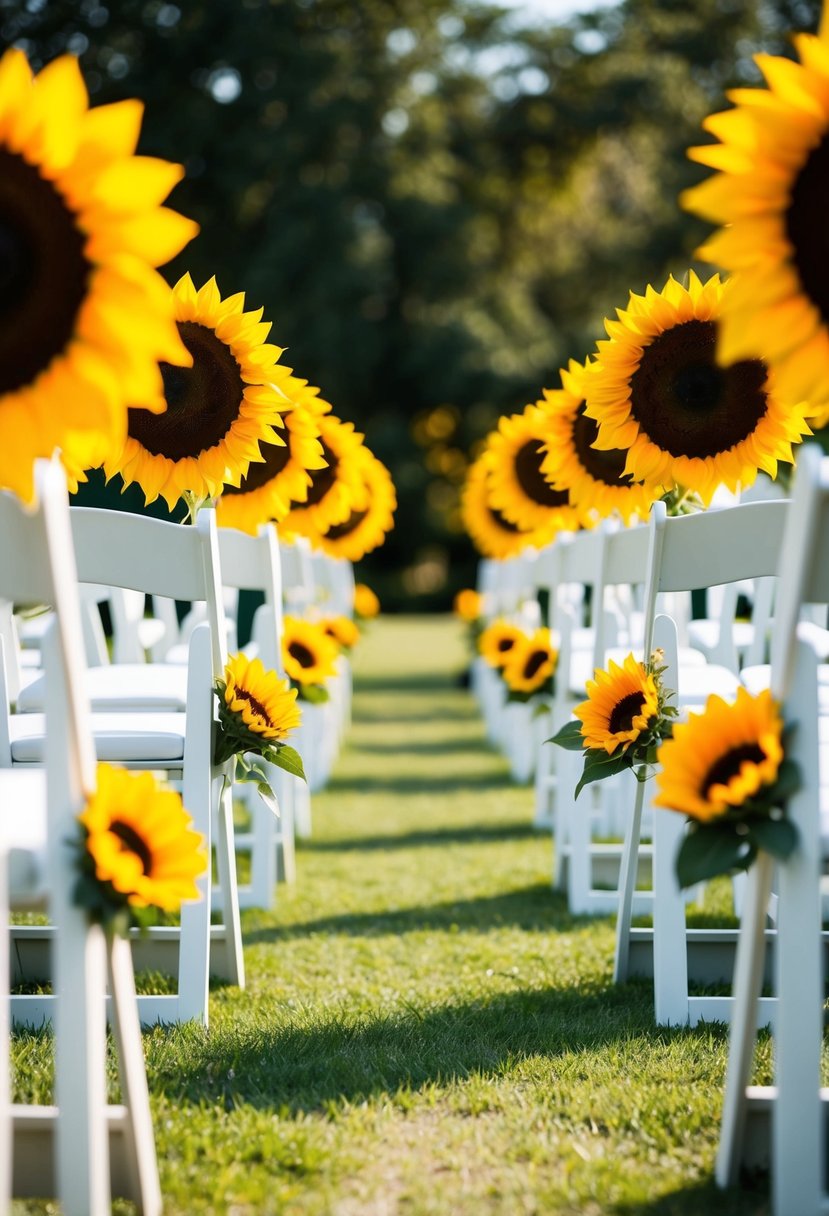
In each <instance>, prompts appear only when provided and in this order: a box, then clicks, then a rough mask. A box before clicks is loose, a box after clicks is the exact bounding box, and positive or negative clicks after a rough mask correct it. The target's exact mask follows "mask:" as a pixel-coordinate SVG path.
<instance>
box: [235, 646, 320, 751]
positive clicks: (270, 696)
mask: <svg viewBox="0 0 829 1216" xmlns="http://www.w3.org/2000/svg"><path fill="white" fill-rule="evenodd" d="M296 696H297V694H296V689H295V688H290V687H289V686H288V682H287V680H283V679H281V678H280V677H279V676H278V675H277V674H276V672H275V671H266V670H265V667H264V665H263V663H262V660H261V659H249V658H248V657H247V655H246V654H244V652H242V651H240V652H239V654H236V655H233V657H232V658H231V659H230V660H229V661H228V663H227V666H226V667H225V690H224V702H225V707H226V710H225V712H227V711H228V710H229V711H230V712H231V713H233V714H235V715H237V716H238V718H239V720H240V722H241V725H242V726H243V727H244V728H245V729H246V730H248V731H250V732H251V733H252V734H254V735H261V736H262V738H263V739H276V740H279V741H280V742H284V740H285V739H286V738H287V737H288V735H289V734H290V733H291V731H292V730H294V729H295V728H296V727H297V726H299V723H300V721H301V718H302V711H301V710H300V708H299V706H298V705H297V703H296Z"/></svg>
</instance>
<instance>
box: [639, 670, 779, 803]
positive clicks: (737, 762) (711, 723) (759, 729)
mask: <svg viewBox="0 0 829 1216" xmlns="http://www.w3.org/2000/svg"><path fill="white" fill-rule="evenodd" d="M658 760H659V763H660V765H661V771H660V772H658V773H657V776H656V780H657V784H658V786H659V795H658V797H657V798H656V799H655V800H654V803H655V805H656V806H664V807H667V808H668V809H669V810H674V811H681V812H682V813H683V814H685V815H689V816H690V817H691V818H692V819H696V820H698V821H699V822H701V823H705V822H707V821H709V820H711V819H719V818H720V817H721V816H723V815H726V814H727V813H728V811H729V810H730V809H731V808H738V807H740V806H742V804H743V803H744V802H745V801H746V800H747V799H749V798H753V797H754V796H755V795H756V794H757V793H758V792H759V791H760V790H762V789H763V787H764V786H770V785H773V784H774V782H775V780H776V779H777V775H778V772H779V770H780V765H781V763H782V761H783V719H782V718H781V716H780V711H779V709H778V706H777V705H776V703H775V701H774V699H773V697H772V695H771V693H770V692H769V691H768V690H766V691H765V692H761V693H760V694H759V695H758V696H752V694H751V693H750V692H749V691H748V690H747V689H745V688H739V689H738V690H737V700H736V701H735V702H734V703H733V704H731V705H729V704H728V702H726V701H724V700H723V699H722V697H718V696H711V697H709V698H708V702H707V704H706V706H705V710H704V711H703V713H699V714H694V713H692V714H689V715H688V721H687V722H684V723H678V724H677V725H676V726H674V733H673V738H672V739H669V740H667V742H665V743H663V744H662V746H661V747H660V749H659V754H658Z"/></svg>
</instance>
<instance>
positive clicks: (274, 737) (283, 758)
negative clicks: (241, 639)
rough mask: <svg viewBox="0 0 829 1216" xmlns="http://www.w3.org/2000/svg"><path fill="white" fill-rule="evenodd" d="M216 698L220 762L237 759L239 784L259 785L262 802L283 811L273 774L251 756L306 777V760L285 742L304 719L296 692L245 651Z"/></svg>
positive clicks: (232, 664)
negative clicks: (304, 761) (277, 800)
mask: <svg viewBox="0 0 829 1216" xmlns="http://www.w3.org/2000/svg"><path fill="white" fill-rule="evenodd" d="M216 696H217V697H218V701H219V729H218V731H217V732H216V742H215V745H214V751H213V761H214V763H215V764H224V763H225V761H227V760H230V759H231V757H233V756H235V757H236V765H235V776H236V780H237V781H256V783H257V787H258V789H259V793H260V795H261V797H262V799H263V800H264V801H265V802H266V803H267V805H269V806H270V807H271V809H272V810H273V811H274V813H277V811H278V808H277V805H276V800H275V798H274V796H273V791H272V790H271V786H270V782H269V781H268V777H267V773H266V772H265V771H264V770H263V769H262V768H261V767H260V766H259V765H257V764H256V762H255V761H252V760H251V758H250V757H251V756H259V757H261V758H262V759H263V760H266V761H267V762H268V763H269V764H274V765H276V767H277V768H281V769H284V770H285V772H287V773H292V774H293V775H294V776H295V777H302V779H303V780H304V779H305V772H304V770H303V767H302V757H301V756H300V754H299V752H297V751H296V750H295V749H294V748H293V747H288V745H287V744H286V742H285V739H286V738H287V736H288V735H289V734H290V733H291V731H292V730H294V729H295V727H297V726H299V723H300V721H301V718H302V713H301V710H300V709H299V706H298V705H297V704H296V699H297V693H296V689H294V688H290V687H289V686H288V682H287V680H284V679H282V678H281V677H280V676H278V675H277V674H276V672H275V671H266V670H265V667H264V666H263V664H262V661H261V659H249V658H248V657H247V655H245V654H243V653H239V654H237V655H234V656H233V657H232V658H231V659H230V660H229V662H228V664H227V666H226V667H225V678H224V680H217V681H216Z"/></svg>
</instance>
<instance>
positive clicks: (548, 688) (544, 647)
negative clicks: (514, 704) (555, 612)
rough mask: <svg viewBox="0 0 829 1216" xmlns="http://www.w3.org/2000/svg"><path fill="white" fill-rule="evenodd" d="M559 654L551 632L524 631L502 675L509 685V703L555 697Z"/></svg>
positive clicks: (508, 656) (540, 630) (506, 661)
mask: <svg viewBox="0 0 829 1216" xmlns="http://www.w3.org/2000/svg"><path fill="white" fill-rule="evenodd" d="M557 662H558V651H557V650H556V649H555V647H554V646H553V641H552V635H551V634H550V630H549V629H545V628H541V629H536V630H535V632H534V633H531V634H525V633H523V632H522V634H521V637H520V638H518V640H517V641H516V643H515V645H514V646H512V647H511V649H510V651H509V654H508V655H507V657H506V660H505V662H504V665H503V667H502V668H501V676H502V678H503V680H504V683H505V684H506V686H507V701H519V702H524V701H531V700H532V699H533V697H545V696H546V697H551V696H552V695H553V679H554V676H555V670H556V664H557Z"/></svg>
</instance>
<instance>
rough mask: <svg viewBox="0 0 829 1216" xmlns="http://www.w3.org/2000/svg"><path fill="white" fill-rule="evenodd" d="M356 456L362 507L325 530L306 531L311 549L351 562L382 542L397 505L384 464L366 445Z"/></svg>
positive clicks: (362, 556)
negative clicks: (361, 487)
mask: <svg viewBox="0 0 829 1216" xmlns="http://www.w3.org/2000/svg"><path fill="white" fill-rule="evenodd" d="M358 455H359V462H358V463H359V469H360V477H361V479H362V483H363V487H364V498H363V503H362V506H361V507H357V506H356V505H355V507H354V508H353V509H352V511H351V514H350V515H349V516H348V518H347V519H344V520H343V522H342V523H340V524H332V525H331V527H330V528H327V529H326V531H325V532H320V533H315V532H313V531H310V530H309V532H308V533H307V535H308V537H309V539H310V541H311V544H312V545H313V546H314V548H316V549H322V551H323V552H324V553H327V554H329V556H331V557H342V558H345V559H347V560H348V561H350V562H358V561H361V559H362V558H364V557H365V555H366V554H367V553H371V551H372V550H373V549H376V548H378V547H379V546H380V545H382V544H383V541H384V540H385V539H386V534H387V533H388V532H391V530H392V528H393V527H394V510H395V508H396V506H397V496H396V494H395V491H394V482H393V481H392V479H391V473H390V472H389V471H388V469H387V468H386V466H385V465H384V464H383V463H382V462H381V461H379V460H378V459H377V457H376V456H375V455H374V453H373V452H370V451H369V450H368V448H363V449H362V450H361V452H360V453H358Z"/></svg>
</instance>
